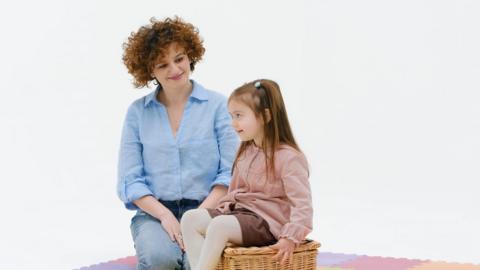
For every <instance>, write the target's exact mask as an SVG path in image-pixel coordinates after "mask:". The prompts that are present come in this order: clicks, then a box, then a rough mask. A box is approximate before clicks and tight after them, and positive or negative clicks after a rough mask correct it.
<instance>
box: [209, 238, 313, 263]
mask: <svg viewBox="0 0 480 270" xmlns="http://www.w3.org/2000/svg"><path fill="white" fill-rule="evenodd" d="M319 247H320V243H318V242H315V241H312V240H307V241H306V242H305V243H303V244H301V245H300V246H299V247H297V248H295V250H294V251H293V259H292V260H289V261H287V263H285V264H284V265H281V264H280V263H279V262H277V261H274V260H273V259H272V258H273V256H274V255H275V254H276V250H273V249H271V248H268V247H249V248H244V247H236V248H234V247H227V248H225V250H224V251H223V255H222V258H221V260H220V262H219V263H218V265H217V268H216V270H274V269H275V270H300V269H301V270H315V269H316V267H317V253H318V248H319Z"/></svg>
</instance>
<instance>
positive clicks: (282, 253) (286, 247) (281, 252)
mask: <svg viewBox="0 0 480 270" xmlns="http://www.w3.org/2000/svg"><path fill="white" fill-rule="evenodd" d="M269 247H270V248H273V249H276V250H278V252H277V254H276V255H275V256H273V259H274V260H276V261H279V260H281V261H280V264H284V263H285V262H286V261H287V260H291V259H292V257H293V250H294V249H295V243H294V242H293V241H292V240H290V239H287V238H281V239H280V240H278V242H277V243H276V244H274V245H271V246H269Z"/></svg>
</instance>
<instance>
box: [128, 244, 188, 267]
mask: <svg viewBox="0 0 480 270" xmlns="http://www.w3.org/2000/svg"><path fill="white" fill-rule="evenodd" d="M137 257H138V258H137V259H138V269H139V270H157V269H158V270H161V269H177V268H178V267H179V262H178V260H177V258H176V256H172V255H171V254H168V252H165V250H160V249H153V250H148V251H145V252H143V254H137Z"/></svg>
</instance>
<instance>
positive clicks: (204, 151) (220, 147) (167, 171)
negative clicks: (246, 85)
mask: <svg viewBox="0 0 480 270" xmlns="http://www.w3.org/2000/svg"><path fill="white" fill-rule="evenodd" d="M192 83H193V91H192V94H191V95H190V97H189V99H188V102H187V104H186V106H185V110H184V112H183V117H182V120H181V123H180V127H179V129H178V132H177V134H176V136H175V137H173V134H172V129H171V127H170V123H169V120H168V115H167V110H166V108H165V106H164V105H163V104H162V103H160V102H158V100H157V99H156V96H157V93H158V91H161V90H159V88H157V90H155V91H154V92H152V93H150V94H149V95H147V96H144V97H142V98H140V99H138V100H136V101H135V102H133V104H132V105H130V107H129V108H128V112H127V116H126V118H125V122H124V126H123V131H122V139H121V143H120V157H119V164H118V184H117V191H118V196H119V197H120V199H121V200H122V201H123V202H124V203H125V206H126V207H127V208H128V209H132V210H136V209H138V208H137V206H135V204H133V201H134V200H137V199H139V198H141V197H143V196H146V195H152V196H153V197H155V198H156V199H161V200H166V201H172V200H180V199H192V200H203V199H205V197H206V196H207V195H208V194H209V192H210V190H211V188H212V187H213V186H215V185H224V186H228V185H229V184H230V178H231V168H232V162H233V159H234V157H235V153H236V151H237V147H238V142H239V141H238V137H237V134H236V133H235V131H234V129H233V128H232V127H231V125H230V116H229V114H228V111H227V100H226V98H225V97H224V96H222V95H221V94H219V93H216V92H213V91H210V90H207V89H205V88H203V86H201V85H200V84H198V83H196V82H195V81H192Z"/></svg>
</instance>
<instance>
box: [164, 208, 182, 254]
mask: <svg viewBox="0 0 480 270" xmlns="http://www.w3.org/2000/svg"><path fill="white" fill-rule="evenodd" d="M160 222H161V223H162V226H163V228H164V229H165V231H167V233H168V235H169V236H170V239H171V240H172V242H177V243H178V245H179V246H180V248H181V249H182V250H185V247H184V245H183V237H182V233H181V231H180V223H179V222H178V220H177V219H176V218H175V216H174V215H173V214H172V212H170V211H168V212H167V213H165V214H163V215H162V216H160Z"/></svg>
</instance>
